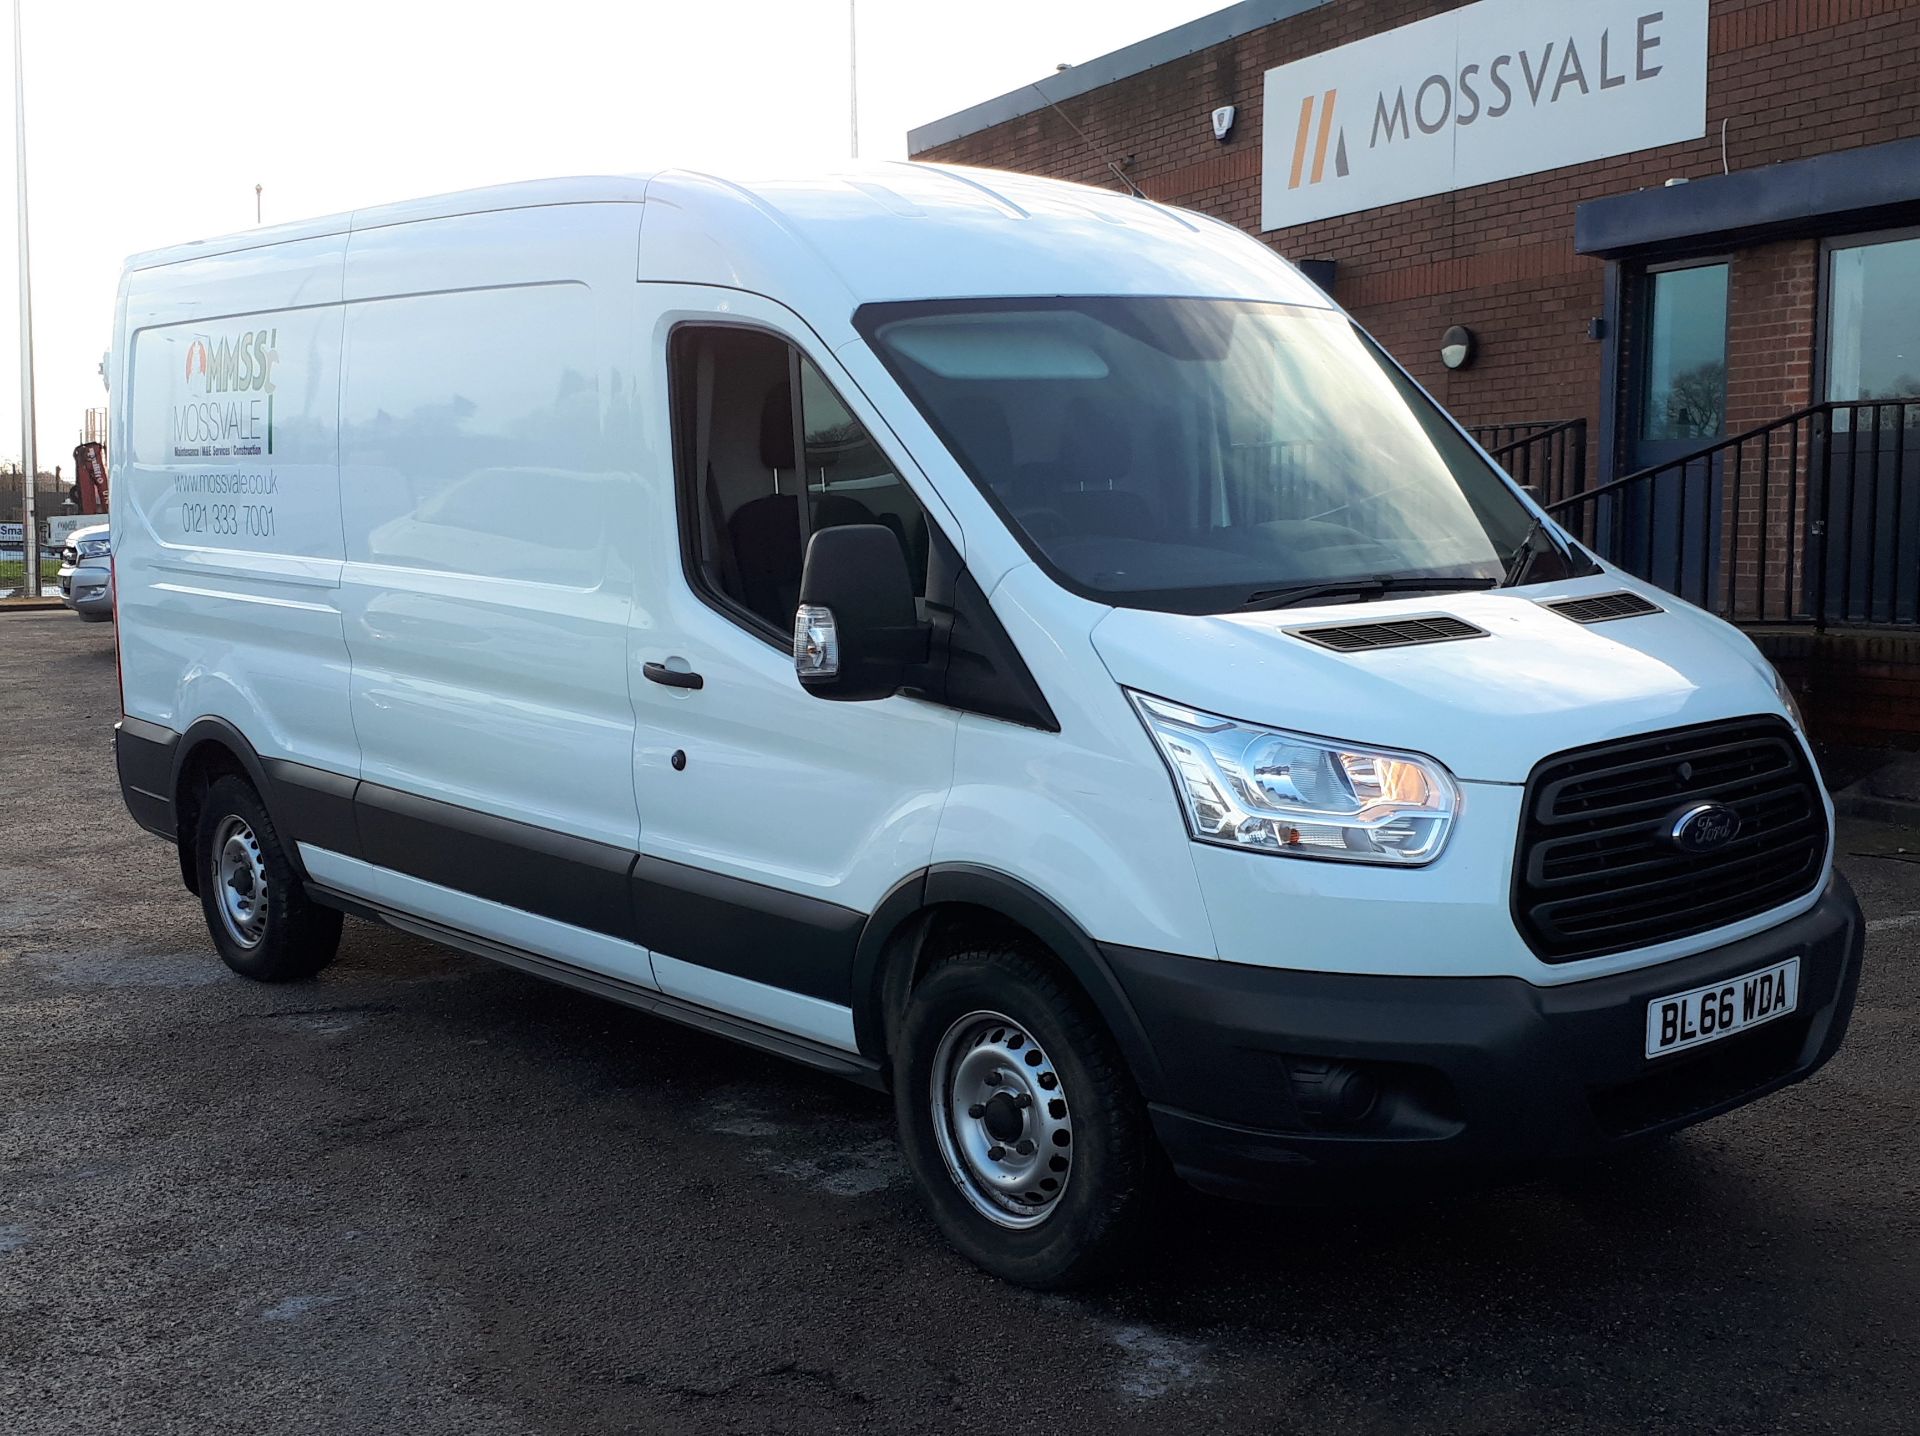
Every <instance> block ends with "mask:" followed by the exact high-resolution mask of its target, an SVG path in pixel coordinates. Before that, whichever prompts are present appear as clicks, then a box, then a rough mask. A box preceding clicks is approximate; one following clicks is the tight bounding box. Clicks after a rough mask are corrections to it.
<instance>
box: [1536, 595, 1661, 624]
mask: <svg viewBox="0 0 1920 1436" xmlns="http://www.w3.org/2000/svg"><path fill="white" fill-rule="evenodd" d="M1541 607H1543V608H1550V609H1552V610H1553V611H1554V612H1555V613H1557V614H1559V615H1560V616H1561V617H1562V618H1571V619H1572V620H1573V621H1574V622H1575V623H1605V622H1606V621H1607V620H1608V619H1612V618H1641V617H1644V616H1645V615H1646V614H1649V613H1663V612H1665V610H1664V609H1662V608H1661V607H1660V605H1659V604H1657V603H1653V602H1650V601H1649V600H1647V599H1644V598H1642V597H1641V596H1640V595H1639V594H1637V593H1596V594H1594V595H1593V596H1592V597H1591V598H1563V599H1560V600H1558V601H1557V602H1554V603H1545V604H1542V605H1541Z"/></svg>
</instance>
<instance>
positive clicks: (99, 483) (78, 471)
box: [73, 440, 107, 514]
mask: <svg viewBox="0 0 1920 1436" xmlns="http://www.w3.org/2000/svg"><path fill="white" fill-rule="evenodd" d="M73 486H74V489H75V494H74V497H75V498H76V499H77V500H78V501H79V504H80V512H81V513H83V514H104V513H105V512H106V511H107V446H106V445H105V444H102V443H99V442H98V441H92V440H90V441H89V442H87V443H84V444H81V445H79V446H78V447H76V448H75V449H74V451H73Z"/></svg>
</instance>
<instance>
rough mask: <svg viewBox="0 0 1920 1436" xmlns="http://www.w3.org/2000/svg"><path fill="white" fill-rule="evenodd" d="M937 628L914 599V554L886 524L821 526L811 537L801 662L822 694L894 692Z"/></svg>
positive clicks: (797, 666) (858, 696) (861, 696)
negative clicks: (910, 568) (910, 561)
mask: <svg viewBox="0 0 1920 1436" xmlns="http://www.w3.org/2000/svg"><path fill="white" fill-rule="evenodd" d="M931 634H932V629H931V627H930V626H929V625H928V624H926V623H924V622H922V621H921V619H920V616H919V614H918V613H916V612H915V611H914V606H913V580H912V578H911V577H909V575H908V573H907V556H906V554H905V552H903V551H902V549H901V547H900V540H899V538H898V537H896V536H895V534H894V532H893V530H891V529H889V528H884V527H882V526H881V525H879V524H847V525H844V526H840V527H835V528H828V529H821V530H820V531H819V532H818V533H816V534H815V535H814V536H813V538H812V540H811V541H810V542H809V543H808V544H807V564H806V568H805V569H804V570H803V571H802V572H801V575H800V607H799V608H798V610H796V611H795V613H794V616H793V666H794V670H795V672H797V673H798V674H799V676H800V684H801V686H802V687H803V688H805V689H806V690H807V692H809V693H811V694H813V695H814V696H815V697H816V698H833V699H839V700H841V701H845V702H864V701H867V700H870V699H874V698H889V697H891V696H892V695H893V694H895V693H897V692H899V691H900V689H901V688H902V687H903V686H904V685H905V684H906V682H907V676H908V672H909V670H911V669H912V668H913V667H914V666H915V665H917V664H922V663H925V662H926V661H927V652H928V647H929V644H930V642H931Z"/></svg>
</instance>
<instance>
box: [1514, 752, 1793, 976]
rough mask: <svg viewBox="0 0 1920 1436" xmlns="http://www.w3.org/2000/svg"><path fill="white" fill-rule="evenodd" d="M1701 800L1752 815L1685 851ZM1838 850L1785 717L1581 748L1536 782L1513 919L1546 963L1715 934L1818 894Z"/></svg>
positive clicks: (1541, 770)
mask: <svg viewBox="0 0 1920 1436" xmlns="http://www.w3.org/2000/svg"><path fill="white" fill-rule="evenodd" d="M1699 803H1721V804H1725V805H1726V806H1727V807H1730V808H1732V809H1733V810H1734V811H1735V812H1737V813H1738V814H1739V815H1740V827H1739V831H1738V832H1737V833H1736V834H1735V836H1734V838H1733V840H1732V841H1731V842H1728V843H1726V844H1725V845H1724V846H1723V847H1720V848H1717V849H1714V850H1713V851H1711V852H1704V853H1698V852H1685V851H1683V850H1682V849H1680V848H1679V847H1678V846H1676V845H1675V844H1674V843H1673V842H1672V841H1671V840H1670V839H1669V836H1668V835H1669V834H1670V833H1671V831H1672V829H1673V825H1674V821H1675V820H1676V819H1677V818H1678V817H1679V815H1680V814H1682V813H1684V812H1685V811H1686V810H1687V809H1688V808H1690V807H1692V806H1694V805H1696V804H1699ZM1826 850H1827V822H1826V812H1825V809H1824V808H1823V806H1822V804H1821V800H1820V788H1819V779H1818V778H1817V777H1816V776H1815V775H1814V773H1813V770H1812V769H1811V767H1810V766H1809V765H1808V763H1807V760H1806V755H1805V753H1804V751H1803V750H1802V748H1801V746H1800V743H1799V741H1798V740H1797V739H1796V738H1795V737H1794V735H1793V732H1792V730H1791V729H1790V728H1788V727H1787V725H1786V724H1785V723H1783V722H1781V721H1780V720H1779V719H1778V718H1741V719H1735V720H1733V721H1731V722H1724V723H1705V724H1701V725H1699V726H1698V727H1693V728H1675V729H1672V730H1670V731H1668V732H1665V733H1648V734H1643V735H1641V736H1639V737H1636V738H1628V739H1624V740H1622V741H1619V742H1614V743H1598V744H1595V745H1594V746H1592V747H1590V748H1576V749H1574V750H1572V751H1571V752H1567V753H1561V754H1559V755H1558V756H1556V757H1553V758H1549V759H1547V760H1546V761H1545V762H1543V763H1542V764H1540V766H1539V767H1537V768H1535V769H1534V770H1533V776H1532V777H1530V778H1529V779H1528V780H1527V792H1526V799H1525V808H1524V816H1523V818H1522V821H1521V829H1520V850H1519V854H1518V858H1517V860H1516V863H1515V868H1514V890H1513V915H1514V920H1515V922H1516V923H1517V924H1518V925H1519V928H1520V932H1521V935H1522V936H1524V937H1525V938H1526V940H1527V943H1528V945H1529V946H1530V947H1532V949H1533V950H1534V953H1535V954H1536V955H1537V956H1539V957H1540V959H1541V960H1542V961H1545V962H1571V961H1572V960H1574V959H1575V958H1581V957H1596V956H1599V955H1600V954H1602V953H1608V952H1622V951H1625V950H1627V949H1629V948H1635V947H1649V946H1652V945H1653V944H1655V943H1661V942H1669V941H1672V940H1673V939H1675V938H1681V937H1688V936H1691V935H1692V934H1694V933H1698V932H1706V931H1708V930H1709V929H1712V928H1716V927H1724V926H1725V925H1726V924H1728V923H1732V922H1738V921H1740V920H1741V919H1742V918H1747V917H1752V916H1754V915H1755V914H1756V913H1762V912H1765V911H1767V910H1768V909H1769V908H1774V907H1778V906H1780V904H1782V903H1786V902H1791V901H1792V900H1793V899H1794V898H1797V897H1800V896H1802V895H1803V894H1805V893H1807V892H1810V891H1811V890H1812V889H1813V885H1814V884H1815V882H1817V881H1818V880H1819V877H1820V869H1821V865H1822V863H1823V862H1824V860H1825V857H1826Z"/></svg>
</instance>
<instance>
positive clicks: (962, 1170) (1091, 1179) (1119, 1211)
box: [894, 948, 1155, 1288]
mask: <svg viewBox="0 0 1920 1436" xmlns="http://www.w3.org/2000/svg"><path fill="white" fill-rule="evenodd" d="M897 1037H898V1040H897V1041H896V1042H895V1044H894V1049H895V1056H894V1102H895V1107H896V1110H897V1113H898V1116H899V1122H900V1131H901V1141H902V1143H903V1145H904V1146H905V1148H906V1155H907V1161H908V1165H909V1166H910V1167H911V1168H912V1169H913V1174H914V1177H915V1179H916V1180H917V1181H918V1183H919V1186H920V1190H921V1193H922V1195H923V1197H924V1198H925V1199H926V1202H927V1205H928V1206H929V1208H931V1210H932V1213H933V1216H934V1219H935V1221H936V1222H938V1223H939V1226H940V1230H941V1232H942V1233H943V1234H944V1235H945V1236H946V1238H947V1240H948V1241H949V1242H950V1243H952V1245H953V1246H954V1247H955V1248H956V1249H957V1250H958V1251H959V1252H960V1253H961V1254H962V1255H963V1256H966V1257H967V1258H969V1259H970V1260H972V1261H973V1262H975V1263H976V1264H977V1265H979V1266H981V1267H983V1268H985V1269H986V1270H987V1271H989V1272H991V1273H993V1274H994V1275H995V1276H998V1277H1002V1278H1004V1279H1006V1280H1008V1281H1012V1282H1018V1283H1019V1284H1021V1285H1022V1286H1031V1287H1040V1288H1058V1287H1065V1286H1072V1285H1076V1284H1078V1283H1081V1282H1085V1281H1088V1280H1091V1279H1093V1278H1095V1277H1097V1276H1100V1275H1103V1274H1105V1273H1106V1272H1108V1271H1110V1270H1111V1269H1113V1268H1114V1267H1115V1266H1116V1265H1118V1264H1119V1263H1120V1262H1121V1261H1123V1260H1125V1259H1126V1258H1127V1257H1128V1256H1130V1255H1131V1254H1132V1251H1133V1248H1134V1246H1135V1244H1136V1243H1137V1241H1138V1240H1139V1238H1140V1236H1141V1234H1142V1232H1143V1231H1144V1228H1145V1222H1146V1219H1147V1215H1148V1207H1149V1206H1150V1204H1151V1198H1152V1195H1153V1189H1154V1185H1155V1183H1154V1161H1153V1159H1154V1149H1153V1138H1152V1134H1151V1131H1150V1129H1149V1127H1148V1123H1147V1116H1146V1110H1145V1106H1144V1104H1143V1103H1142V1101H1141V1099H1140V1095H1139V1093H1138V1092H1137V1091H1136V1090H1135V1089H1134V1086H1133V1082H1132V1080H1131V1078H1130V1077H1129V1075H1128V1073H1127V1070H1126V1067H1125V1064H1124V1063H1123V1062H1122V1060H1121V1057H1120V1054H1119V1052H1118V1050H1117V1049H1116V1048H1115V1046H1114V1044H1113V1040H1112V1038H1111V1037H1109V1036H1108V1034H1107V1032H1106V1029H1105V1028H1104V1027H1103V1026H1102V1025H1101V1023H1100V1019H1099V1017H1098V1015H1097V1014H1096V1013H1095V1012H1094V1010H1093V1008H1092V1005H1091V1004H1090V1003H1089V1002H1088V1001H1087V1000H1086V998H1085V997H1084V996H1083V995H1082V994H1081V993H1080V992H1079V991H1078V990H1077V989H1075V988H1073V987H1072V986H1071V985H1070V984H1069V983H1068V982H1067V981H1066V980H1065V979H1064V978H1063V977H1062V976H1061V975H1060V974H1058V973H1057V972H1056V971H1055V970H1054V969H1053V968H1052V967H1050V966H1049V965H1048V964H1046V963H1044V962H1041V961H1038V960H1036V959H1035V958H1033V957H1031V956H1029V955H1028V954H1026V953H1023V952H1020V951H1017V950H1012V949H998V948H993V949H983V950H979V951H974V952H966V953H961V954H959V955H957V956H955V957H952V958H949V959H947V960H946V961H944V962H942V963H941V964H940V965H939V966H938V967H936V968H935V969H934V970H933V972H932V973H931V974H930V975H929V976H928V977H927V978H926V979H925V980H924V981H923V982H921V983H920V985H919V986H918V987H916V988H915V989H914V991H913V995H912V998H911V1000H910V1002H909V1004H908V1008H907V1012H906V1015H905V1019H904V1021H903V1022H902V1024H901V1030H900V1032H899V1033H898V1034H897Z"/></svg>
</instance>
